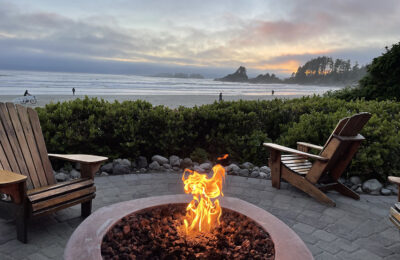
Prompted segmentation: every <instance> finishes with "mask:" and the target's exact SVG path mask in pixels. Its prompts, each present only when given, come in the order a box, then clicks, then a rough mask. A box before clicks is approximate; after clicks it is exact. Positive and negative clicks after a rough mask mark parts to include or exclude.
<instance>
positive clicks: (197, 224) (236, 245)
mask: <svg viewBox="0 0 400 260" xmlns="http://www.w3.org/2000/svg"><path fill="white" fill-rule="evenodd" d="M224 158H226V156H225V157H222V159H224ZM219 159H220V158H219ZM211 173H212V176H209V175H208V174H206V173H199V172H196V171H192V170H190V169H186V170H185V171H184V173H183V175H182V181H183V184H184V191H185V193H188V194H192V196H193V197H192V198H193V199H192V200H191V201H190V202H189V203H188V204H184V202H187V197H186V196H179V195H175V196H163V197H153V198H147V199H139V200H134V201H130V202H123V203H119V204H115V205H112V206H110V207H105V208H102V209H100V210H99V211H96V212H95V214H93V215H92V216H90V217H89V218H88V219H86V220H85V221H84V222H83V223H82V224H81V225H80V226H79V227H78V228H77V229H76V231H75V232H74V233H73V234H72V236H71V238H70V240H69V242H68V244H67V248H66V251H65V258H66V259H101V257H103V259H106V260H108V259H269V260H272V259H275V257H276V259H295V258H296V259H310V258H312V256H311V254H310V252H309V251H308V250H307V248H306V247H305V246H304V244H303V243H302V241H301V240H300V239H299V238H298V237H297V236H296V235H295V234H294V232H293V231H291V230H290V229H289V228H288V227H287V226H286V225H285V224H283V223H282V222H280V221H279V220H278V219H276V218H274V217H273V216H272V215H270V214H268V213H267V212H265V211H264V210H262V209H260V208H257V207H255V206H253V205H251V204H249V203H247V202H244V201H242V200H238V199H233V198H226V199H225V200H224V202H223V206H224V208H222V207H221V203H220V200H219V199H220V197H222V196H223V195H224V194H223V192H222V186H223V183H224V180H225V168H224V167H223V166H222V165H220V164H217V165H215V166H214V167H213V169H212V171H211ZM285 243H286V245H285ZM77 248H80V250H76V249H77ZM282 248H285V249H284V250H282Z"/></svg>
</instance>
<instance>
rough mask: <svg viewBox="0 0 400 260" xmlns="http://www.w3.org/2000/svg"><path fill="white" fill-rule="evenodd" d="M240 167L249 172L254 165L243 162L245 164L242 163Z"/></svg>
mask: <svg viewBox="0 0 400 260" xmlns="http://www.w3.org/2000/svg"><path fill="white" fill-rule="evenodd" d="M240 167H241V168H243V169H248V170H250V169H252V168H253V167H254V165H253V164H252V163H251V162H245V163H242V164H241V165H240Z"/></svg>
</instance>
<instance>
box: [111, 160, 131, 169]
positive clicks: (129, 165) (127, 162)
mask: <svg viewBox="0 0 400 260" xmlns="http://www.w3.org/2000/svg"><path fill="white" fill-rule="evenodd" d="M117 164H121V165H125V166H128V167H131V166H132V163H131V161H129V160H128V159H115V160H114V161H113V165H114V167H115V165H117Z"/></svg>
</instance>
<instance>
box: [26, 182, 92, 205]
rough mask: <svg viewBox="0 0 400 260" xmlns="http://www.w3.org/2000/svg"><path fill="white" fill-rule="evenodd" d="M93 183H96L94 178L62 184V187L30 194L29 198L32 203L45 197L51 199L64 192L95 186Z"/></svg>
mask: <svg viewBox="0 0 400 260" xmlns="http://www.w3.org/2000/svg"><path fill="white" fill-rule="evenodd" d="M93 184H94V182H93V180H86V181H83V182H77V183H74V184H70V185H68V186H62V187H59V188H56V189H51V190H47V191H43V192H41V193H36V194H33V195H28V198H29V200H30V201H31V202H32V203H37V202H38V201H40V200H44V199H46V200H47V199H50V198H52V197H55V196H59V195H61V194H64V193H70V192H73V191H75V190H79V189H83V188H86V187H88V186H93Z"/></svg>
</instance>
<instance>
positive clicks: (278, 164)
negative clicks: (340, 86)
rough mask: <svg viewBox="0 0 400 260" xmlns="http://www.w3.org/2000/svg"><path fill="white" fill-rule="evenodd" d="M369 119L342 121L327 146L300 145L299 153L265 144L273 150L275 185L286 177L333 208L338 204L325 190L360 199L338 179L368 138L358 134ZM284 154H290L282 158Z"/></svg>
mask: <svg viewBox="0 0 400 260" xmlns="http://www.w3.org/2000/svg"><path fill="white" fill-rule="evenodd" d="M370 118H371V114H369V113H360V114H356V115H353V116H352V117H346V118H343V119H342V120H340V121H339V123H338V124H337V126H336V128H335V130H334V131H333V132H332V134H331V136H330V137H329V138H328V140H327V142H326V144H325V145H324V146H318V145H313V144H309V143H304V142H298V143H297V150H296V149H291V148H288V147H285V146H281V145H278V144H273V143H264V146H266V147H268V148H269V149H270V158H269V166H270V168H271V182H272V186H273V187H275V188H277V189H279V188H280V181H281V178H283V179H284V180H286V181H287V182H289V183H291V184H292V185H293V186H295V187H297V188H298V189H300V190H302V191H304V192H306V193H308V194H309V195H310V196H312V197H314V198H315V199H317V200H318V201H320V202H323V203H326V204H328V205H331V206H335V205H336V204H335V202H334V201H333V200H331V199H330V198H329V197H328V196H327V195H326V194H325V193H324V192H323V191H327V190H332V189H333V190H336V191H338V192H339V193H341V194H343V195H345V196H348V197H351V198H353V199H356V200H358V199H360V196H359V195H358V194H357V193H355V192H353V191H352V190H351V189H349V188H347V187H346V186H344V185H343V184H341V183H340V182H339V181H338V179H339V178H340V176H341V175H342V173H343V172H344V171H345V169H346V168H347V166H348V164H349V163H350V161H351V160H352V158H353V156H354V155H355V153H356V152H357V150H358V147H359V146H360V144H361V142H362V141H363V140H364V139H365V138H364V137H363V136H362V135H360V134H359V132H360V131H361V129H362V128H363V127H364V125H365V124H366V123H367V122H368V120H369V119H370ZM309 149H316V150H319V151H320V153H319V155H314V154H310V153H308V151H309ZM282 152H284V153H289V154H287V155H281V153H282ZM308 159H311V160H313V162H312V161H310V160H308Z"/></svg>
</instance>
